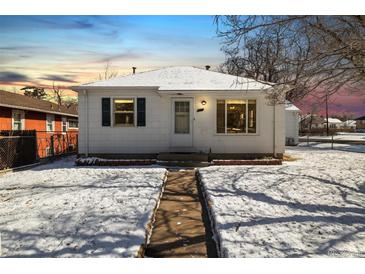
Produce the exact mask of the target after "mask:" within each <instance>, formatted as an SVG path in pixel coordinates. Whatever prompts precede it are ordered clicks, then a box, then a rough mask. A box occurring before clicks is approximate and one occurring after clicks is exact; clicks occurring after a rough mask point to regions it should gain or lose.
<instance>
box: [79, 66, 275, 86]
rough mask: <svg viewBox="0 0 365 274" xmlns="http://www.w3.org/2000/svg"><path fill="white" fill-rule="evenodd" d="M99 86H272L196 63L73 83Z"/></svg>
mask: <svg viewBox="0 0 365 274" xmlns="http://www.w3.org/2000/svg"><path fill="white" fill-rule="evenodd" d="M98 87H152V88H153V87H156V88H157V89H158V90H166V91H167V90H263V89H268V88H270V87H271V86H270V85H268V84H264V83H261V82H258V81H256V80H254V79H250V78H245V77H238V76H234V75H229V74H224V73H219V72H214V71H210V70H206V69H200V68H195V67H183V66H182V67H167V68H162V69H158V70H151V71H147V72H141V73H136V74H131V75H127V76H119V77H115V78H112V79H109V80H103V81H97V82H93V83H89V84H84V85H81V86H78V87H73V89H74V90H82V89H88V88H98Z"/></svg>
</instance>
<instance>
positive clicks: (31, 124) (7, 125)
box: [0, 90, 78, 158]
mask: <svg viewBox="0 0 365 274" xmlns="http://www.w3.org/2000/svg"><path fill="white" fill-rule="evenodd" d="M1 130H36V131H37V135H36V136H37V145H38V156H39V157H40V158H43V157H47V156H50V155H51V154H53V153H55V154H60V153H63V152H64V151H67V150H68V149H70V147H69V146H76V145H77V134H78V114H77V108H76V106H72V107H66V106H59V105H57V104H55V103H52V102H48V101H44V100H39V99H36V98H32V97H29V96H25V95H21V94H17V93H13V92H7V91H3V90H0V131H1ZM52 136H53V137H52ZM52 138H53V140H54V142H53V150H54V151H51V148H52V146H51V140H52ZM60 140H62V142H61V141H60ZM63 140H66V142H63ZM65 144H67V147H66V145H65Z"/></svg>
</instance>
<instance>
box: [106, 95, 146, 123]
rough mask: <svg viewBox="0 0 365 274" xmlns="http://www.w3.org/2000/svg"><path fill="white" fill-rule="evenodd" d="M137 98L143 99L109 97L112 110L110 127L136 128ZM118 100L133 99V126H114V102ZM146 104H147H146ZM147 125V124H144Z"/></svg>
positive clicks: (135, 97)
mask: <svg viewBox="0 0 365 274" xmlns="http://www.w3.org/2000/svg"><path fill="white" fill-rule="evenodd" d="M137 98H143V97H137V96H118V97H110V99H111V102H110V103H111V104H112V106H111V110H112V119H111V122H112V123H111V127H115V128H137V127H138V126H137ZM118 99H133V126H132V125H131V126H124V125H115V112H114V108H115V106H114V100H118ZM146 104H147V103H146ZM146 124H147V123H146Z"/></svg>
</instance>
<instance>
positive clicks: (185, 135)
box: [169, 96, 196, 148]
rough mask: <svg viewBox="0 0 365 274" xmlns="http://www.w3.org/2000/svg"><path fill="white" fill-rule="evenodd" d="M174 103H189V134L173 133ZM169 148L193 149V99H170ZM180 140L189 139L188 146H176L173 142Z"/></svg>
mask: <svg viewBox="0 0 365 274" xmlns="http://www.w3.org/2000/svg"><path fill="white" fill-rule="evenodd" d="M175 102H189V127H190V132H189V133H175ZM170 109H171V110H170V142H169V144H170V148H171V147H194V127H195V110H196V108H195V97H173V96H172V97H170ZM179 137H180V138H184V137H185V138H188V137H189V138H191V144H189V145H184V144H182V145H181V144H180V145H176V144H174V143H173V140H175V141H176V140H177V139H179Z"/></svg>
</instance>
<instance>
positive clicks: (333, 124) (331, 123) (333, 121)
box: [324, 117, 343, 129]
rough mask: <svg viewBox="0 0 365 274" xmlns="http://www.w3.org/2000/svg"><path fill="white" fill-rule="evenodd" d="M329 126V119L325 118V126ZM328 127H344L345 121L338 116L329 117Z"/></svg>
mask: <svg viewBox="0 0 365 274" xmlns="http://www.w3.org/2000/svg"><path fill="white" fill-rule="evenodd" d="M326 126H327V119H324V127H326ZM328 127H329V128H332V129H338V128H342V127H343V122H342V121H341V120H340V119H337V118H330V117H329V118H328Z"/></svg>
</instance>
